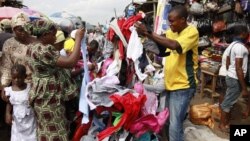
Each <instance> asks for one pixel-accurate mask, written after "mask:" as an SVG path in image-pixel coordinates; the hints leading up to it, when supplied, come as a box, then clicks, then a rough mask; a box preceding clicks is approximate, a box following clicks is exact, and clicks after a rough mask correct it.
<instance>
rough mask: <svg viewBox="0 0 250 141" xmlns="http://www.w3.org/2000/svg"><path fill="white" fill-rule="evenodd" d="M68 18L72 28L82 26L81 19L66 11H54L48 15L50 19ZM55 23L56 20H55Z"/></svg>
mask: <svg viewBox="0 0 250 141" xmlns="http://www.w3.org/2000/svg"><path fill="white" fill-rule="evenodd" d="M51 18H52V19H53V18H54V19H57V18H58V19H60V18H61V19H69V20H70V21H71V22H72V23H73V29H78V28H81V27H83V24H82V21H81V19H79V18H78V17H77V16H75V15H73V14H71V13H68V12H66V11H62V12H55V13H53V14H51V15H50V19H51ZM56 23H57V22H56Z"/></svg>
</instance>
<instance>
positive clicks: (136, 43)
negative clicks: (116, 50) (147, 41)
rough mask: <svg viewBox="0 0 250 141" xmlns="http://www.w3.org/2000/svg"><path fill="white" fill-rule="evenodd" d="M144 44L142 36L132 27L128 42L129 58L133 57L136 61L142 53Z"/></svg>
mask: <svg viewBox="0 0 250 141" xmlns="http://www.w3.org/2000/svg"><path fill="white" fill-rule="evenodd" d="M142 52H143V46H142V43H141V40H140V38H139V37H138V34H137V32H136V30H135V28H133V29H132V33H131V36H130V39H129V42H128V48H127V58H129V59H132V60H133V61H134V62H135V61H136V60H137V59H138V58H139V57H140V56H141V55H142Z"/></svg>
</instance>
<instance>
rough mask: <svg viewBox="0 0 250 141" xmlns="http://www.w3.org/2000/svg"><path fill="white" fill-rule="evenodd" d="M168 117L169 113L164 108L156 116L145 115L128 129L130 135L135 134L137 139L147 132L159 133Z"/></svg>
mask: <svg viewBox="0 0 250 141" xmlns="http://www.w3.org/2000/svg"><path fill="white" fill-rule="evenodd" d="M168 117H169V111H168V109H167V108H166V109H165V110H163V111H162V112H160V113H159V114H158V115H157V116H155V115H153V114H149V115H146V116H144V117H142V118H140V119H137V120H136V121H135V122H134V123H133V124H132V125H131V127H130V130H129V131H130V133H133V134H135V136H136V137H137V138H138V137H140V136H141V135H143V134H144V133H146V132H148V131H153V132H154V133H159V132H160V130H161V128H162V127H163V125H164V124H165V122H166V120H167V119H168Z"/></svg>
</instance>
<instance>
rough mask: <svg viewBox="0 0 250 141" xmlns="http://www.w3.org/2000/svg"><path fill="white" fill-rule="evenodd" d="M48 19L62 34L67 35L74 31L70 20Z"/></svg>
mask: <svg viewBox="0 0 250 141" xmlns="http://www.w3.org/2000/svg"><path fill="white" fill-rule="evenodd" d="M49 19H50V20H51V21H53V22H54V23H56V24H57V25H58V26H59V27H60V28H61V29H62V30H63V31H64V32H67V33H68V34H69V33H70V32H71V31H72V30H74V29H75V28H74V23H73V22H72V21H71V20H70V19H66V18H55V17H49Z"/></svg>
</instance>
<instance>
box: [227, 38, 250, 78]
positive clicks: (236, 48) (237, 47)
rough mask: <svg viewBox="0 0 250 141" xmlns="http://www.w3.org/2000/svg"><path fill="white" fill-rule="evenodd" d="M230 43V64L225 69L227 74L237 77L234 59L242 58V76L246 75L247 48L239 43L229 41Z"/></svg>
mask: <svg viewBox="0 0 250 141" xmlns="http://www.w3.org/2000/svg"><path fill="white" fill-rule="evenodd" d="M230 45H233V47H232V49H231V52H230V51H229V53H230V65H229V68H228V71H227V75H228V76H229V77H231V78H234V79H238V77H237V74H236V68H235V59H236V58H243V64H242V69H243V73H244V76H246V72H247V62H248V54H249V53H248V50H247V48H246V47H245V46H244V45H243V44H241V43H235V42H233V43H231V44H230Z"/></svg>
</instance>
